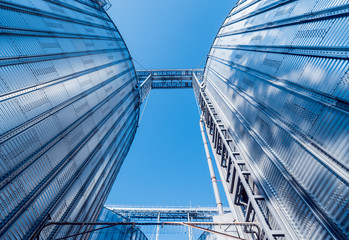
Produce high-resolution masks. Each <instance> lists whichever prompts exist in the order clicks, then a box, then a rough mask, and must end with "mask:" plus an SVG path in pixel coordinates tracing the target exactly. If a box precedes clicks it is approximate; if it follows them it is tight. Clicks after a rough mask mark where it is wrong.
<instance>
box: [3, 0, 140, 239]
mask: <svg viewBox="0 0 349 240" xmlns="http://www.w3.org/2000/svg"><path fill="white" fill-rule="evenodd" d="M0 26H1V27H0V31H1V36H0V221H1V222H0V238H1V239H27V238H29V237H30V236H31V235H32V234H33V233H34V231H35V230H36V229H37V228H38V226H39V225H40V224H42V222H43V220H44V219H45V217H46V216H47V214H50V216H51V218H52V219H53V220H54V221H64V220H69V221H95V220H97V218H98V215H99V213H100V210H101V208H102V206H103V203H104V201H105V199H106V197H107V195H108V192H109V191H110V188H111V185H112V183H113V181H114V179H115V177H116V174H117V172H118V170H119V168H120V166H121V164H122V161H123V159H124V157H125V155H126V153H127V151H128V149H129V146H130V144H131V142H132V139H133V137H134V134H135V130H136V124H137V122H138V114H139V113H138V111H139V110H138V100H139V95H138V93H137V92H136V91H135V90H134V89H135V86H136V76H135V71H134V68H133V64H132V62H131V59H130V56H129V53H128V51H127V48H126V46H125V44H124V42H123V40H122V39H121V36H120V34H119V32H118V30H117V29H116V27H115V26H114V25H113V23H112V21H111V20H110V18H109V17H108V16H107V14H106V13H105V11H104V10H103V9H101V8H100V7H99V5H98V4H97V3H95V2H94V1H89V0H84V1H82V0H73V1H60V0H56V1H51V0H35V1H30V0H23V1H10V0H8V1H0ZM77 230H78V229H71V231H65V232H64V233H62V232H61V230H60V229H59V228H56V227H52V228H48V229H47V230H45V231H44V233H43V234H42V235H41V238H42V239H47V238H51V237H54V236H55V234H60V236H62V234H63V235H64V234H69V233H70V234H72V233H74V231H77Z"/></svg>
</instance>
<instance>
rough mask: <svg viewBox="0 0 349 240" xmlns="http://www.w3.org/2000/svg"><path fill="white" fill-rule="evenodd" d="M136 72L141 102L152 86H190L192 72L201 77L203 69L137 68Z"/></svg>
mask: <svg viewBox="0 0 349 240" xmlns="http://www.w3.org/2000/svg"><path fill="white" fill-rule="evenodd" d="M136 73H137V81H138V87H139V90H140V95H141V102H143V101H144V99H145V98H146V96H147V95H148V93H149V92H150V90H151V89H152V88H192V83H193V76H194V74H195V75H196V76H198V77H201V76H202V75H203V70H202V69H165V70H137V71H136Z"/></svg>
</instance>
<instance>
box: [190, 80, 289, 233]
mask: <svg viewBox="0 0 349 240" xmlns="http://www.w3.org/2000/svg"><path fill="white" fill-rule="evenodd" d="M193 88H194V92H195V95H196V97H197V100H198V104H199V106H200V109H201V112H202V118H201V121H200V124H203V125H204V126H205V130H206V134H207V136H208V139H209V141H210V145H211V149H212V152H213V155H214V158H215V160H216V164H217V168H218V170H219V174H220V176H221V178H222V183H223V187H224V190H225V192H226V195H227V198H228V201H229V204H230V207H231V208H232V211H233V212H235V214H236V215H237V218H238V220H239V221H244V222H257V223H258V224H260V226H261V228H262V239H284V238H285V237H286V236H285V232H286V231H285V230H283V229H284V228H285V227H284V226H282V225H281V221H277V220H275V216H276V215H277V214H276V213H275V211H274V209H271V208H269V204H268V203H267V201H266V200H267V199H266V198H265V194H264V192H263V189H262V187H261V186H260V184H259V183H258V181H257V180H256V178H255V177H254V174H253V172H252V171H251V170H250V168H249V165H248V163H247V161H246V160H245V158H244V156H243V155H242V154H241V153H240V151H239V150H238V148H237V144H236V142H235V141H234V139H233V138H232V136H231V135H230V133H229V132H228V130H227V128H226V127H225V124H224V122H223V120H222V118H221V117H220V114H219V113H218V112H217V111H216V110H215V107H214V105H213V104H212V102H211V100H210V98H209V96H208V95H207V93H206V92H205V85H204V83H201V82H199V80H198V78H196V77H195V75H194V81H193Z"/></svg>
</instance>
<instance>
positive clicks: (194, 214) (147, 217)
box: [106, 206, 230, 222]
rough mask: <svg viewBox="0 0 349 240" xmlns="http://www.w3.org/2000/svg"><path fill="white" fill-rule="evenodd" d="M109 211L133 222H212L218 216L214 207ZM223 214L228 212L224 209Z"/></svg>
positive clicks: (125, 208)
mask: <svg viewBox="0 0 349 240" xmlns="http://www.w3.org/2000/svg"><path fill="white" fill-rule="evenodd" d="M106 208H108V209H109V210H111V211H113V212H115V213H117V214H120V215H122V216H124V217H126V218H129V219H131V220H133V221H161V220H162V221H187V220H188V219H190V221H194V222H196V221H201V222H203V221H207V222H209V221H212V217H213V216H215V215H218V210H217V208H215V207H199V208H166V207H160V208H158V207H115V206H106ZM224 212H225V213H228V212H230V209H229V208H224Z"/></svg>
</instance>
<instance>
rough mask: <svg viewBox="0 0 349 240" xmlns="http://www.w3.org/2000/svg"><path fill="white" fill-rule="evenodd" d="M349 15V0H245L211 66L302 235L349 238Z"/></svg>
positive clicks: (215, 85)
mask: <svg viewBox="0 0 349 240" xmlns="http://www.w3.org/2000/svg"><path fill="white" fill-rule="evenodd" d="M348 13H349V4H348V1H346V0H339V1H325V0H320V1H318V0H299V1H294V0H288V1H286V0H284V1H278V0H261V1H258V0H247V1H240V2H238V3H237V5H236V6H235V7H234V8H233V10H232V11H231V13H230V14H229V16H228V17H227V19H226V20H225V22H224V23H223V25H222V27H221V29H220V31H219V33H218V35H217V37H216V39H215V41H214V43H213V46H212V49H211V51H210V54H209V58H208V61H207V65H206V68H205V77H204V80H205V81H206V86H207V87H206V89H207V92H208V94H209V96H211V98H213V100H214V104H215V106H216V107H217V108H218V109H219V111H220V113H221V115H223V116H224V119H225V122H226V124H228V125H229V128H230V132H231V134H232V135H233V136H235V137H236V138H237V139H238V141H240V142H239V146H240V148H241V149H242V150H243V151H244V152H245V154H246V155H247V156H248V162H249V165H250V168H252V169H253V170H254V172H255V173H256V174H258V175H259V178H260V179H262V180H263V181H264V182H262V183H261V184H262V185H263V187H264V188H265V189H266V194H267V195H268V197H269V201H273V203H274V204H276V206H277V208H278V212H279V213H280V214H281V215H283V216H284V218H285V219H287V221H288V224H289V226H291V228H292V229H290V232H293V234H295V235H294V236H296V237H297V238H299V239H330V238H348V236H349V214H348V211H349V202H348V198H349V188H348V180H349V175H348V164H349V157H348V156H349V121H348V120H349V117H348V112H349V105H348V103H349V71H348V67H349V61H348V56H349V52H348V44H349V37H348V36H349V18H348ZM289 236H290V235H289Z"/></svg>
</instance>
